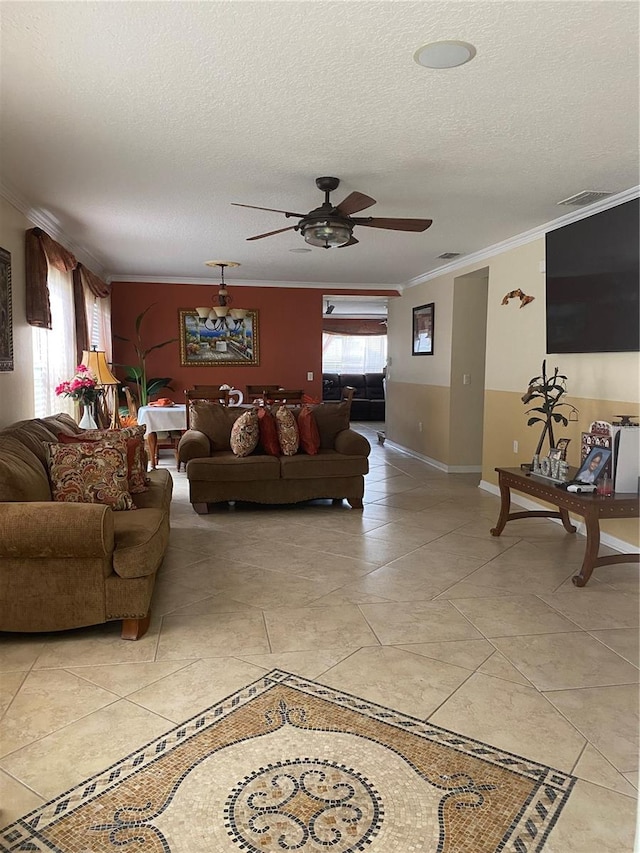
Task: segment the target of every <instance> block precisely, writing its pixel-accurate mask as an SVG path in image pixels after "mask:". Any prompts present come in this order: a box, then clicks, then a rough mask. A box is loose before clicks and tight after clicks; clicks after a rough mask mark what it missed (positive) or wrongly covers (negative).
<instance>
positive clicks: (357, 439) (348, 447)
mask: <svg viewBox="0 0 640 853" xmlns="http://www.w3.org/2000/svg"><path fill="white" fill-rule="evenodd" d="M334 447H335V449H336V450H337V451H338V453H346V454H347V455H348V456H368V455H369V454H370V453H371V445H370V444H369V442H368V441H367V439H366V438H365V437H364V436H363V435H360V433H359V432H356V431H355V430H353V429H343V430H341V431H340V432H339V433H338V434H337V435H336V442H335V445H334Z"/></svg>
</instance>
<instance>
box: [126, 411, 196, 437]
mask: <svg viewBox="0 0 640 853" xmlns="http://www.w3.org/2000/svg"><path fill="white" fill-rule="evenodd" d="M138 423H139V424H146V427H147V432H148V433H149V432H169V431H170V430H180V429H186V428H187V407H186V406H140V408H139V409H138Z"/></svg>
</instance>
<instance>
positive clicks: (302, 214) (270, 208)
mask: <svg viewBox="0 0 640 853" xmlns="http://www.w3.org/2000/svg"><path fill="white" fill-rule="evenodd" d="M231 204H232V205H233V206H234V207H250V208H252V209H253V210H270V211H271V213H284V215H285V216H298V217H299V218H300V219H302V217H303V216H304V215H305V214H304V213H292V212H291V211H290V210H276V209H275V208H274V207H256V205H255V204H239V203H238V202H237V201H232V202H231Z"/></svg>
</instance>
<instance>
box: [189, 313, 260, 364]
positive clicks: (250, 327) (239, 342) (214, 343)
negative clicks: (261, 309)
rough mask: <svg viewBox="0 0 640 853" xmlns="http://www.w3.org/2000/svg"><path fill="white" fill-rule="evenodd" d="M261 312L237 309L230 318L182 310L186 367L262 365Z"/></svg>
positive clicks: (230, 314)
mask: <svg viewBox="0 0 640 853" xmlns="http://www.w3.org/2000/svg"><path fill="white" fill-rule="evenodd" d="M259 354H260V350H259V346H258V312H257V311H246V310H242V311H240V310H235V311H234V310H233V309H232V311H230V312H229V314H228V315H227V316H226V317H206V318H201V317H198V313H197V311H180V364H181V365H182V367H215V366H216V365H220V366H221V367H223V366H225V365H228V364H244V365H250V364H256V365H257V364H260V358H259Z"/></svg>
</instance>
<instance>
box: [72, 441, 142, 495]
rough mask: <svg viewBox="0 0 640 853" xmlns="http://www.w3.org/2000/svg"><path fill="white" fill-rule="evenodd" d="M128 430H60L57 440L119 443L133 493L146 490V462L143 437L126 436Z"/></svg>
mask: <svg viewBox="0 0 640 853" xmlns="http://www.w3.org/2000/svg"><path fill="white" fill-rule="evenodd" d="M135 429H137V427H136V428H135ZM142 429H143V431H144V430H145V429H146V427H144V426H143V427H142ZM130 431H131V429H130V428H125V429H123V430H87V431H86V432H84V433H79V434H78V435H65V434H64V433H63V432H60V433H58V441H59V442H60V443H61V444H81V443H82V442H83V441H91V442H99V441H107V442H109V441H110V442H115V443H116V444H118V443H120V444H121V445H122V447H123V448H124V452H125V453H126V454H127V478H128V482H129V492H130V493H131V494H132V495H135V494H139V493H140V492H145V491H146V490H147V482H148V480H147V474H146V470H147V463H146V458H145V455H144V441H143V439H142V438H141V437H139V436H137V435H134V436H130V437H127V436H128V435H129V433H130Z"/></svg>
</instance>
